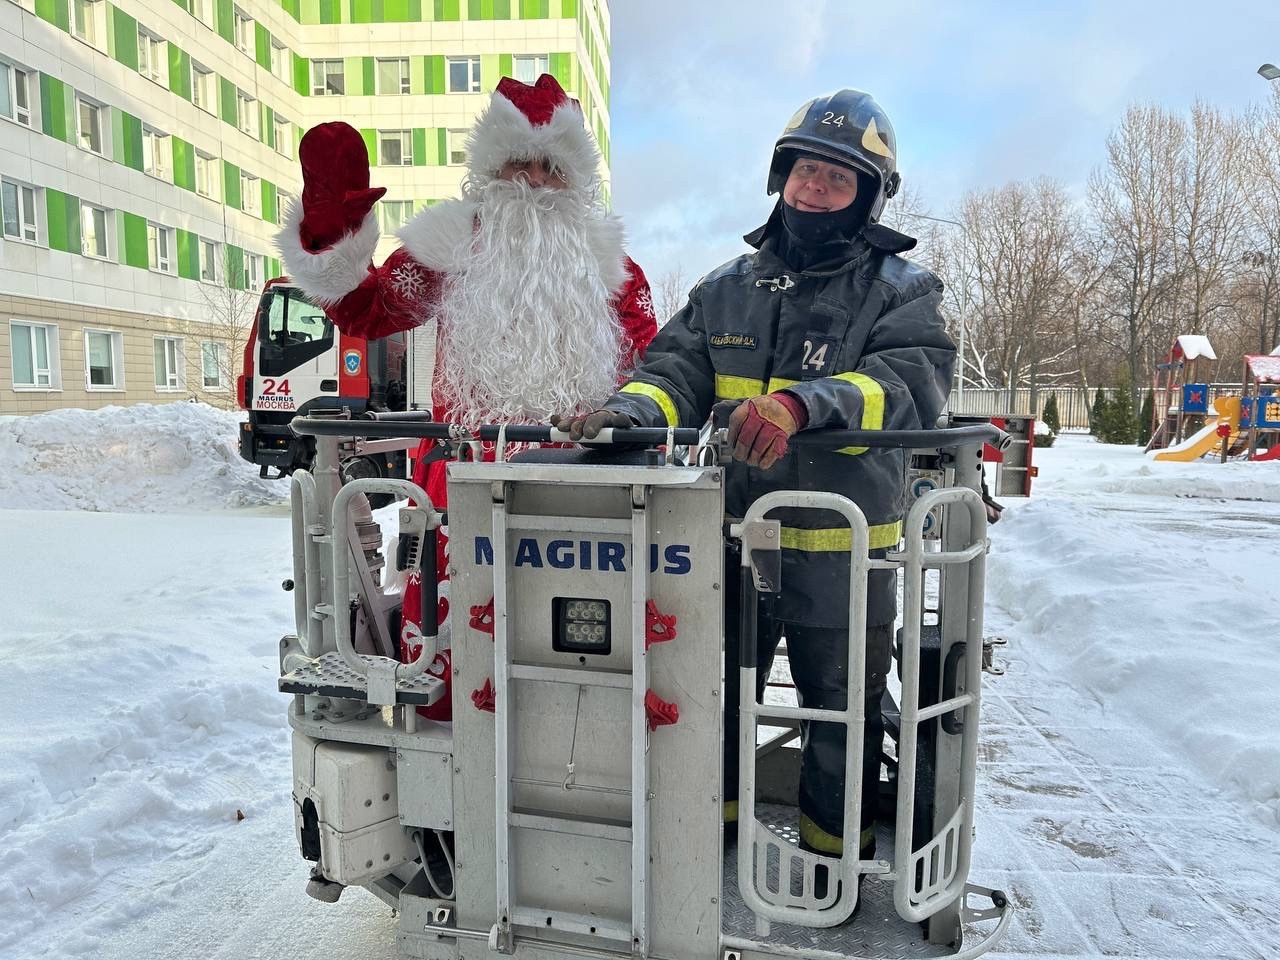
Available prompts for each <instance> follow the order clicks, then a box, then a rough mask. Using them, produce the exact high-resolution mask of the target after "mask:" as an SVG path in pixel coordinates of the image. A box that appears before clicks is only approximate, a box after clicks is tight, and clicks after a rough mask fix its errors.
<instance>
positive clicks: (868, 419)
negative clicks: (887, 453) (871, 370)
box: [835, 371, 884, 430]
mask: <svg viewBox="0 0 1280 960" xmlns="http://www.w3.org/2000/svg"><path fill="white" fill-rule="evenodd" d="M835 379H837V380H843V381H845V383H851V384H853V385H854V386H855V387H857V388H858V392H859V393H861V394H862V425H861V426H860V427H859V429H861V430H883V429H884V387H882V386H880V384H879V382H878V381H876V380H873V379H872V378H871V377H868V376H867V375H866V374H865V373H853V372H852V371H850V372H849V373H837V374H836V375H835Z"/></svg>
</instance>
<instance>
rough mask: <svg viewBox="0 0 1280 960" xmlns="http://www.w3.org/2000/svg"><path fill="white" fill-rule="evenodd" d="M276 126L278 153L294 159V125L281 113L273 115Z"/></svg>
mask: <svg viewBox="0 0 1280 960" xmlns="http://www.w3.org/2000/svg"><path fill="white" fill-rule="evenodd" d="M272 123H273V124H274V126H275V138H276V153H278V154H280V156H282V157H288V158H289V159H290V160H292V159H293V125H292V124H291V123H289V121H288V120H286V119H285V118H284V117H282V116H280V114H278V113H277V114H275V115H274V116H273V117H272Z"/></svg>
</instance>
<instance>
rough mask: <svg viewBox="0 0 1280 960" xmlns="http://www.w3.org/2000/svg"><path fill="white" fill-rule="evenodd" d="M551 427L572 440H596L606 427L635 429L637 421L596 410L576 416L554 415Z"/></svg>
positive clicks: (614, 413) (625, 416) (609, 411)
mask: <svg viewBox="0 0 1280 960" xmlns="http://www.w3.org/2000/svg"><path fill="white" fill-rule="evenodd" d="M551 425H552V426H553V427H555V428H556V429H557V430H563V431H564V432H565V433H567V434H569V439H570V440H583V439H586V440H594V439H595V438H596V437H598V436H599V435H600V431H601V430H603V429H604V428H605V427H634V426H635V421H634V420H632V419H631V418H630V417H628V416H627V415H626V414H625V413H619V412H618V411H616V410H595V411H593V412H591V413H582V414H578V415H576V416H575V415H573V414H563V413H554V414H552V415H551Z"/></svg>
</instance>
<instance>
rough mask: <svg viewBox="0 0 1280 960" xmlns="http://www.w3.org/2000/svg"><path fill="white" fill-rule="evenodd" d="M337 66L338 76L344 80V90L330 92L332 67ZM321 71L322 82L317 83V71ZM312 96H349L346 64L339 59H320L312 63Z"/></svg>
mask: <svg viewBox="0 0 1280 960" xmlns="http://www.w3.org/2000/svg"><path fill="white" fill-rule="evenodd" d="M334 64H336V65H337V73H338V76H339V77H341V80H342V89H341V90H337V91H334V92H330V91H329V73H330V67H332V66H333V65H334ZM317 69H318V70H320V71H321V77H320V82H319V83H317V82H316V71H317ZM311 95H312V96H313V97H345V96H346V95H347V70H346V64H345V63H344V62H343V61H342V60H341V59H340V58H337V57H320V58H317V59H313V60H312V61H311Z"/></svg>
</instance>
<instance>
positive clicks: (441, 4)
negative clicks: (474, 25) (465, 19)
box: [432, 0, 462, 21]
mask: <svg viewBox="0 0 1280 960" xmlns="http://www.w3.org/2000/svg"><path fill="white" fill-rule="evenodd" d="M432 4H433V5H434V7H435V9H434V11H433V13H434V14H435V16H434V17H433V19H435V20H445V21H454V20H461V19H462V0H432Z"/></svg>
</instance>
